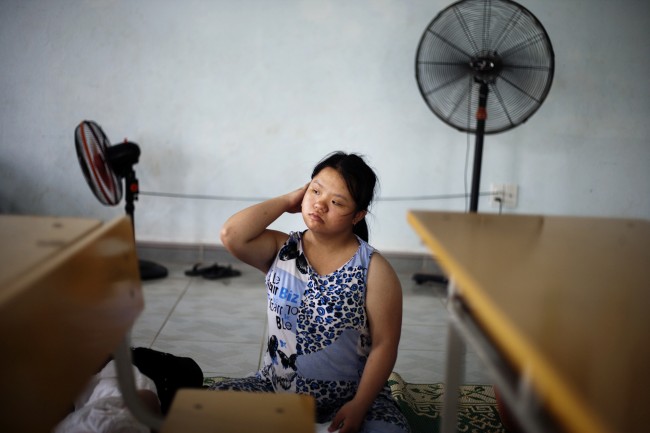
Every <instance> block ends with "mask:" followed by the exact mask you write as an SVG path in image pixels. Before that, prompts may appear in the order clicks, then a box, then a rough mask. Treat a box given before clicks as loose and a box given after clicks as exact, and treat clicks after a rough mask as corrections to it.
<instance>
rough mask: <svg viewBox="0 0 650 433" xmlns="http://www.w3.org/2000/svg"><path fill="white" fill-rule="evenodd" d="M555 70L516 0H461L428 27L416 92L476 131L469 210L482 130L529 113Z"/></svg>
mask: <svg viewBox="0 0 650 433" xmlns="http://www.w3.org/2000/svg"><path fill="white" fill-rule="evenodd" d="M554 70H555V54H554V52H553V47H552V45H551V41H550V39H549V37H548V34H547V33H546V30H545V29H544V27H543V26H542V24H541V23H540V22H539V20H537V18H535V16H534V15H533V14H532V13H530V12H529V11H528V10H527V9H526V8H524V7H523V6H521V5H519V4H517V3H515V2H514V1H510V0H461V1H458V2H456V3H453V4H451V5H450V6H448V7H447V8H445V9H444V10H442V11H441V12H440V13H439V14H438V15H437V16H436V17H435V18H434V19H433V20H432V21H431V22H430V23H429V25H428V26H427V28H426V29H425V31H424V33H423V35H422V37H421V39H420V43H419V46H418V49H417V55H416V59H415V74H416V75H415V76H416V81H417V83H418V88H419V90H420V93H421V95H422V97H423V98H424V101H425V102H426V104H427V105H428V107H429V108H430V109H431V111H433V113H434V114H435V115H436V116H437V117H438V118H440V120H442V121H443V122H445V123H446V124H448V125H449V126H452V127H454V128H456V129H458V130H459V131H463V132H468V133H474V134H475V146H474V166H473V172H472V189H471V194H470V208H469V210H470V212H477V211H478V199H479V187H480V183H481V163H482V158H483V139H484V135H485V134H495V133H498V132H504V131H507V130H509V129H512V128H514V127H515V126H518V125H520V124H522V123H524V122H525V121H526V120H528V118H529V117H530V116H532V115H533V114H534V113H535V112H536V111H537V109H538V108H539V107H540V106H541V104H542V102H543V101H544V99H545V98H546V95H547V94H548V92H549V90H550V88H551V83H552V81H553V73H554ZM488 95H490V98H488ZM472 113H475V116H472ZM488 113H489V116H488ZM413 278H414V280H416V282H418V283H420V282H423V281H428V280H433V281H438V282H444V279H442V280H441V279H440V278H439V277H438V278H431V279H429V278H427V277H426V276H425V275H422V274H416V275H415V276H414V277H413Z"/></svg>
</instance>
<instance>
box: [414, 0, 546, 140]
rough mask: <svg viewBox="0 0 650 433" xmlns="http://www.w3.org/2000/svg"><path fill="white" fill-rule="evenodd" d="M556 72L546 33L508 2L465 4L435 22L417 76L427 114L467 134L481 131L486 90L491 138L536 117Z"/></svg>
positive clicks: (464, 0) (426, 35) (419, 57)
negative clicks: (480, 111)
mask: <svg viewBox="0 0 650 433" xmlns="http://www.w3.org/2000/svg"><path fill="white" fill-rule="evenodd" d="M486 64H488V65H490V66H487V67H486ZM554 67H555V66H554V53H553V47H552V45H551V41H550V39H549V37H548V34H547V33H546V30H545V29H544V27H543V26H542V24H541V23H540V22H539V21H538V20H537V18H535V16H533V15H532V14H531V13H530V12H529V11H528V10H527V9H526V8H524V7H523V6H521V5H519V4H517V3H515V2H513V1H509V0H461V1H459V2H456V3H454V4H452V5H450V6H449V7H447V8H446V9H444V10H443V11H441V12H440V13H439V14H438V15H437V16H436V17H435V18H434V19H433V20H432V21H431V22H430V23H429V25H428V27H427V29H426V30H425V32H424V34H423V35H422V38H421V39H420V43H419V46H418V50H417V56H416V68H415V70H416V79H417V83H418V87H419V89H420V93H421V94H422V97H423V98H424V100H425V101H426V103H427V105H428V106H429V108H430V109H431V110H432V111H433V112H434V113H435V114H436V116H438V117H439V118H440V119H441V120H443V121H444V122H445V123H447V124H448V125H450V126H452V127H454V128H456V129H459V130H461V131H465V132H476V122H477V120H476V116H474V113H476V111H477V108H478V91H479V87H480V86H481V85H482V84H487V86H488V92H489V98H488V100H487V106H486V111H487V119H486V122H485V133H486V134H490V133H497V132H503V131H506V130H508V129H511V128H513V127H515V126H517V125H519V124H521V123H523V122H525V121H526V120H527V119H528V118H529V117H530V116H532V115H533V114H534V113H535V111H537V109H538V108H539V106H540V105H541V104H542V102H543V101H544V99H545V98H546V95H547V94H548V92H549V90H550V88H551V83H552V81H553V72H554Z"/></svg>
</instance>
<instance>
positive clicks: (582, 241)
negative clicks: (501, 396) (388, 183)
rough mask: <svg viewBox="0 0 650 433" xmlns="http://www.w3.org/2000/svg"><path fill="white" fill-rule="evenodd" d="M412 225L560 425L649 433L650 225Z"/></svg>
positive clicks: (496, 220) (437, 215) (490, 221)
mask: <svg viewBox="0 0 650 433" xmlns="http://www.w3.org/2000/svg"><path fill="white" fill-rule="evenodd" d="M408 221H409V223H410V224H411V225H412V226H413V227H414V229H415V230H416V232H417V233H418V234H419V235H420V236H421V237H422V239H423V240H424V241H425V243H426V244H427V246H428V247H429V248H430V249H431V250H432V251H433V252H434V253H435V256H436V259H437V260H438V261H439V263H440V265H441V267H442V268H443V270H444V271H445V273H446V274H447V275H448V276H450V278H451V279H452V280H453V281H454V284H455V286H456V293H457V297H458V299H460V301H461V302H462V303H463V305H464V308H465V309H466V310H467V311H468V312H469V314H470V315H471V316H473V317H474V318H475V319H476V322H477V324H478V325H479V326H480V328H481V329H482V331H483V332H484V333H485V334H486V335H487V337H489V339H490V340H491V341H493V342H494V345H495V346H496V347H497V348H498V351H499V353H501V354H502V355H503V356H504V357H505V359H506V360H507V361H508V362H509V363H511V365H512V366H513V367H514V369H515V370H516V372H518V374H519V375H520V378H521V380H522V381H525V382H527V383H529V384H530V386H531V388H532V390H533V391H534V393H535V394H536V395H537V396H538V397H539V399H540V401H541V402H542V404H543V405H544V406H545V408H547V409H548V411H549V412H550V413H551V415H552V416H553V417H554V418H555V419H556V420H557V422H558V423H559V424H560V425H562V426H563V427H564V428H565V429H566V430H568V431H572V432H576V433H578V432H579V433H584V432H589V433H601V432H602V433H604V432H626V433H630V432H641V431H647V430H648V426H647V424H648V423H647V416H646V413H647V410H648V407H650V394H649V393H648V390H650V374H648V371H647V369H648V366H650V222H649V221H644V220H626V219H605V218H577V217H559V216H544V217H543V216H519V215H494V214H460V213H444V212H426V211H412V212H409V214H408ZM448 367H449V366H448Z"/></svg>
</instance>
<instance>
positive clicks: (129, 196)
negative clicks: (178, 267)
mask: <svg viewBox="0 0 650 433" xmlns="http://www.w3.org/2000/svg"><path fill="white" fill-rule="evenodd" d="M124 189H125V190H126V191H125V201H126V205H125V206H124V209H125V211H126V213H127V215H129V217H131V225H132V227H133V234H134V236H135V212H134V211H135V205H134V201H135V200H137V194H138V192H139V191H140V190H139V185H138V179H137V178H136V177H135V171H134V170H133V169H132V168H131V169H130V170H129V171H128V172H127V173H126V176H124ZM138 265H139V267H140V278H141V279H142V280H156V279H159V278H165V277H166V276H167V268H165V267H164V266H161V265H159V264H157V263H154V262H150V261H148V260H142V259H139V260H138Z"/></svg>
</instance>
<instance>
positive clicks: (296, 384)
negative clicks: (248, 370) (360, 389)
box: [260, 232, 375, 414]
mask: <svg viewBox="0 0 650 433" xmlns="http://www.w3.org/2000/svg"><path fill="white" fill-rule="evenodd" d="M303 234H304V233H299V232H292V233H291V234H290V235H289V239H288V240H287V241H286V242H285V244H284V245H283V247H282V248H281V249H280V251H279V252H278V255H277V257H276V258H275V261H274V262H273V264H272V265H271V268H270V269H269V271H268V273H267V274H266V287H267V297H268V304H267V306H268V329H269V335H268V345H267V350H266V353H265V355H264V365H263V368H262V369H261V371H260V374H261V375H262V376H263V377H265V378H266V379H268V380H270V381H271V382H272V384H273V387H274V388H275V390H276V391H280V392H281V391H286V392H296V393H301V394H310V395H312V396H314V397H315V398H316V402H317V406H318V408H319V413H320V414H324V413H323V411H325V412H327V409H328V408H331V410H333V411H334V410H336V409H337V408H338V407H340V404H341V401H346V400H349V399H351V398H352V397H353V396H354V394H355V392H356V389H357V386H358V384H359V380H360V378H361V374H362V372H363V369H364V366H365V364H366V360H367V358H368V354H369V351H370V344H371V342H370V334H369V330H368V320H367V317H366V310H365V299H366V279H367V274H368V265H369V263H370V258H371V256H372V254H373V253H374V251H375V250H374V249H373V248H372V247H371V246H370V245H368V244H367V243H366V242H364V241H363V240H362V239H359V248H358V249H357V252H356V253H355V254H354V256H353V257H352V258H351V259H350V260H349V261H348V262H347V263H346V264H344V265H343V266H341V267H340V268H339V269H337V270H336V271H334V272H332V273H331V274H328V275H323V276H321V275H319V274H317V273H316V272H315V271H314V270H313V269H312V268H311V266H310V265H309V263H308V261H307V259H306V258H305V255H304V253H303V248H302V236H303Z"/></svg>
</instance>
